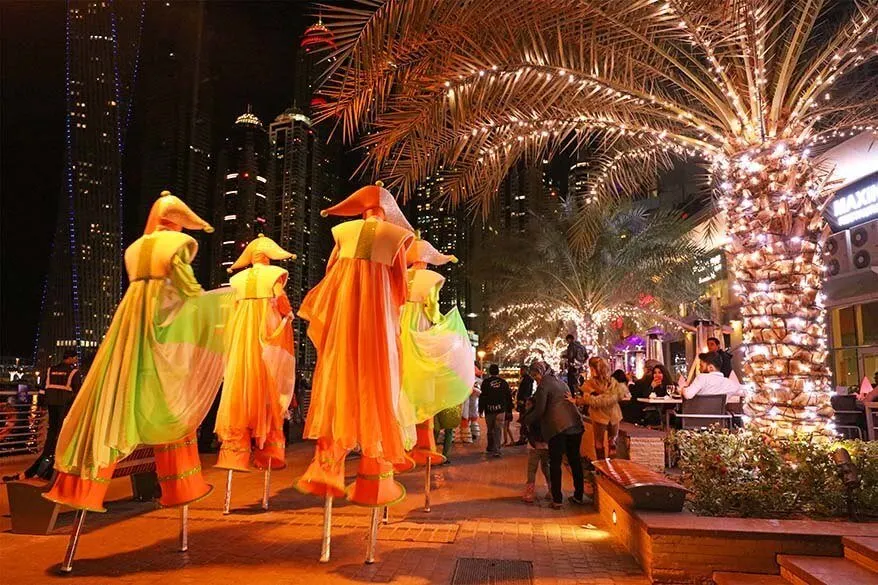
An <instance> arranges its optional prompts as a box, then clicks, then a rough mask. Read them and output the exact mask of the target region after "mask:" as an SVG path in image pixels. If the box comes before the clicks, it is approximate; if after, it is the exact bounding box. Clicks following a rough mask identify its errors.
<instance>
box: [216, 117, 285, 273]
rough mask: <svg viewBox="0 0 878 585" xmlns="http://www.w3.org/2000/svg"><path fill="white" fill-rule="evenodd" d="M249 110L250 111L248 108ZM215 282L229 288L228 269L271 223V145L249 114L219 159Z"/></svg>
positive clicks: (240, 123) (237, 126)
mask: <svg viewBox="0 0 878 585" xmlns="http://www.w3.org/2000/svg"><path fill="white" fill-rule="evenodd" d="M248 110H249V108H248ZM218 168H219V177H218V179H217V183H218V191H217V196H216V205H215V208H216V209H215V211H216V215H215V217H214V226H215V228H216V234H214V238H215V242H216V243H215V244H214V249H215V250H216V254H215V256H214V257H215V258H216V259H217V260H218V262H214V263H213V275H212V279H211V280H212V281H213V283H214V284H215V285H227V284H228V282H229V274H228V273H227V269H228V268H229V267H230V266H231V265H232V264H233V263H234V262H235V260H236V259H237V258H238V256H239V255H240V254H241V252H242V251H243V250H244V248H245V247H246V246H247V244H249V243H250V241H251V240H253V239H254V238H255V237H257V235H259V234H260V233H265V234H268V233H271V225H270V224H269V205H268V193H269V184H268V177H269V144H268V132H266V130H265V127H264V126H263V125H262V122H261V121H260V120H259V118H257V117H256V116H254V115H253V113H252V112H250V111H248V112H247V113H245V114H242V115H241V116H239V117H238V119H237V120H236V121H235V125H234V127H233V128H232V132H231V135H230V136H229V137H228V138H227V139H226V141H225V144H224V145H223V149H222V152H221V153H220V156H219V166H218Z"/></svg>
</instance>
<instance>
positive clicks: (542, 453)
mask: <svg viewBox="0 0 878 585" xmlns="http://www.w3.org/2000/svg"><path fill="white" fill-rule="evenodd" d="M528 377H530V376H528ZM533 407H534V401H533V398H528V399H527V400H526V401H525V412H524V414H523V415H522V416H526V414H527V413H528V412H530V411H531V410H533ZM527 440H528V447H527V482H526V483H525V484H524V493H523V494H522V496H521V500H522V501H523V502H525V503H527V504H532V503H533V502H534V500H535V499H536V494H535V489H536V481H537V468H539V469H540V471H542V472H543V477H544V478H545V480H546V487H547V488H549V497H551V493H552V481H551V479H550V477H551V475H550V473H549V444H548V443H546V442H545V441H544V440H543V435H542V432H541V431H540V424H539V423H538V422H537V423H533V424H532V425H530V429H528V435H527Z"/></svg>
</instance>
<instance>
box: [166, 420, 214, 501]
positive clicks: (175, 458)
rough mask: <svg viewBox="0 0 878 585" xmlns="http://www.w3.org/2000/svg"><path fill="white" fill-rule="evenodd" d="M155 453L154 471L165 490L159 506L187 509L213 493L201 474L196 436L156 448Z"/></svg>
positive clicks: (211, 487)
mask: <svg viewBox="0 0 878 585" xmlns="http://www.w3.org/2000/svg"><path fill="white" fill-rule="evenodd" d="M153 451H154V452H155V472H156V475H158V476H159V485H160V486H161V487H162V497H160V498H159V504H161V505H162V506H165V507H172V506H184V505H186V504H191V503H192V502H195V501H197V500H200V499H201V498H203V497H205V496H207V495H208V494H209V493H210V492H211V491H213V486H212V485H210V484H208V483H207V482H205V481H204V476H202V475H201V459H199V457H198V440H197V439H196V438H195V435H194V434H193V435H190V436H188V437H186V438H185V439H183V440H182V441H177V442H176V443H168V444H167V445H156V446H155V447H153Z"/></svg>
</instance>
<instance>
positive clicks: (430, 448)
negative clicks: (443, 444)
mask: <svg viewBox="0 0 878 585" xmlns="http://www.w3.org/2000/svg"><path fill="white" fill-rule="evenodd" d="M415 429H416V431H417V434H418V440H417V443H415V448H414V449H412V459H414V460H415V463H417V464H418V465H426V463H427V460H428V459H429V460H430V462H431V463H433V464H439V463H444V462H445V457H444V456H443V455H442V453H439V452H438V451H437V450H436V438H435V437H434V436H433V419H432V418H430V419H427V420H425V421H424V422H422V423H420V424H418V425H417V426H416V427H415Z"/></svg>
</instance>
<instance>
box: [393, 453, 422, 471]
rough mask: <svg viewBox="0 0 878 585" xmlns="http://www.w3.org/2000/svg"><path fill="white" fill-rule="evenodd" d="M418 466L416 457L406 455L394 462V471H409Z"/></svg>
mask: <svg viewBox="0 0 878 585" xmlns="http://www.w3.org/2000/svg"><path fill="white" fill-rule="evenodd" d="M417 466H418V465H417V464H416V463H415V460H414V459H412V458H411V457H409V456H408V455H405V459H404V460H403V461H400V462H399V463H394V464H393V471H394V473H408V472H409V471H411V470H413V469H414V468H415V467H417Z"/></svg>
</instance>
